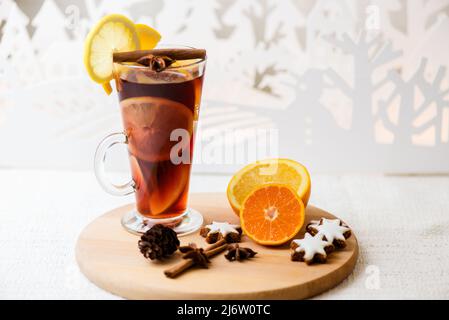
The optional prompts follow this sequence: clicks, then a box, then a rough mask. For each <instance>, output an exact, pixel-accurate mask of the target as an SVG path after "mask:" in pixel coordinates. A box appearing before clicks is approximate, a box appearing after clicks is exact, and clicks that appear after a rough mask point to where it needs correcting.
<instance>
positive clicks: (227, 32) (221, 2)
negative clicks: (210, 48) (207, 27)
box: [214, 0, 236, 39]
mask: <svg viewBox="0 0 449 320" xmlns="http://www.w3.org/2000/svg"><path fill="white" fill-rule="evenodd" d="M235 2H236V0H217V7H216V8H215V17H216V18H217V22H218V25H217V26H216V27H214V34H215V37H216V38H217V39H228V38H229V37H231V36H232V34H233V33H234V31H235V28H236V25H235V24H229V23H227V22H226V21H225V18H226V14H227V13H228V11H229V10H230V9H231V7H232V6H233V5H234V4H235Z"/></svg>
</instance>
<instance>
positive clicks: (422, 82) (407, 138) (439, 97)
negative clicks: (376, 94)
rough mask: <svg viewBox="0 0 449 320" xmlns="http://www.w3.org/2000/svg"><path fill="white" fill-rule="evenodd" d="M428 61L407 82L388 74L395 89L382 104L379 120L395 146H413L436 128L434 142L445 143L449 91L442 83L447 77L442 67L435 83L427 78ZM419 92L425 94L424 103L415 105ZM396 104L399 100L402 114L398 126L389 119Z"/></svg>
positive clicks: (424, 60) (392, 73)
mask: <svg viewBox="0 0 449 320" xmlns="http://www.w3.org/2000/svg"><path fill="white" fill-rule="evenodd" d="M427 63H428V61H427V59H425V58H423V59H422V60H421V64H420V66H419V68H418V69H417V70H416V71H415V73H414V74H413V76H412V77H411V78H410V79H409V80H408V81H407V80H403V79H402V78H401V76H400V75H399V74H398V73H397V72H395V71H393V70H392V71H390V72H389V76H388V77H389V79H390V81H392V83H393V84H394V90H393V92H392V93H391V94H390V96H389V97H387V98H386V99H384V100H382V101H381V102H380V112H379V117H380V119H381V120H382V123H383V125H384V126H385V127H386V128H387V130H389V131H390V132H392V133H393V134H394V143H395V144H401V145H411V144H413V140H412V138H413V136H414V135H419V134H422V133H423V132H425V131H426V130H428V129H430V128H432V127H433V128H435V143H436V144H438V143H442V141H441V131H442V111H443V108H444V107H447V106H449V99H447V98H445V96H446V95H448V94H449V89H448V88H446V89H442V88H441V85H442V81H443V78H444V76H445V75H446V68H444V67H440V68H439V70H438V72H437V74H436V76H435V78H434V79H433V81H428V80H426V79H425V72H426V66H427ZM416 90H419V92H420V93H421V95H422V97H423V98H422V101H421V102H418V103H419V105H416V99H415V97H416ZM394 101H399V114H398V119H397V121H396V123H394V122H393V121H392V119H390V117H389V116H388V113H387V109H388V107H390V106H391V104H392V103H394ZM432 106H435V108H436V113H435V115H434V116H433V117H431V118H429V119H427V120H426V121H425V122H423V123H421V124H420V125H418V126H414V123H415V121H416V120H417V119H418V118H419V117H420V116H421V115H422V114H423V112H425V111H426V110H427V109H428V108H430V107H432Z"/></svg>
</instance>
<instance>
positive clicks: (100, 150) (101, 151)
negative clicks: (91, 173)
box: [94, 132, 134, 196]
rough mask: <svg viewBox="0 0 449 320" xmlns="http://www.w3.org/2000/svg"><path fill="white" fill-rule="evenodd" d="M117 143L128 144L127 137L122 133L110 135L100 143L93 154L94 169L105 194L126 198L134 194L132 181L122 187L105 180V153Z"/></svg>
mask: <svg viewBox="0 0 449 320" xmlns="http://www.w3.org/2000/svg"><path fill="white" fill-rule="evenodd" d="M119 143H124V144H128V137H127V136H126V135H125V134H124V133H123V132H117V133H112V134H110V135H108V136H107V137H106V138H104V139H103V140H102V141H101V142H100V144H99V145H98V147H97V151H96V152H95V160H94V169H95V175H96V177H97V180H98V182H99V183H100V185H101V186H102V187H103V189H104V190H105V191H106V192H108V193H110V194H112V195H114V196H126V195H128V194H131V193H133V192H134V181H133V180H131V181H129V182H128V183H125V184H123V185H115V184H113V183H112V182H111V181H109V179H108V178H107V175H106V171H105V166H104V165H105V162H106V155H107V151H108V150H109V148H111V147H112V146H114V145H116V144H119Z"/></svg>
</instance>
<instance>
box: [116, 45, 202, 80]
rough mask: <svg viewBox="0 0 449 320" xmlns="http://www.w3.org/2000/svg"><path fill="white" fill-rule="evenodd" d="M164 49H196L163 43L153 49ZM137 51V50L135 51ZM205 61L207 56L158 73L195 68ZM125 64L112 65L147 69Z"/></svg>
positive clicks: (141, 67)
mask: <svg viewBox="0 0 449 320" xmlns="http://www.w3.org/2000/svg"><path fill="white" fill-rule="evenodd" d="M164 48H185V49H197V48H195V47H191V46H185V45H176V44H170V43H163V44H161V45H160V46H157V47H156V48H155V49H164ZM136 51H137V50H136ZM206 61H207V54H206V56H205V57H204V58H202V59H198V61H195V62H191V63H188V64H185V65H182V66H177V67H172V66H169V67H167V68H165V69H164V70H162V71H161V72H160V73H162V72H164V71H168V70H177V69H183V68H186V67H192V66H195V65H197V64H201V63H204V62H206ZM126 63H127V62H114V63H113V64H118V65H120V66H123V67H125V68H132V69H148V67H147V66H141V65H132V64H126Z"/></svg>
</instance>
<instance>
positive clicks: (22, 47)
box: [0, 3, 38, 85]
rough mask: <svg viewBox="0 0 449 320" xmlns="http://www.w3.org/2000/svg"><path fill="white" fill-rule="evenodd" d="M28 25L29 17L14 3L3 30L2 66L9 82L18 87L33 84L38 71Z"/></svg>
mask: <svg viewBox="0 0 449 320" xmlns="http://www.w3.org/2000/svg"><path fill="white" fill-rule="evenodd" d="M28 23H29V19H28V17H27V16H26V15H25V14H24V13H23V12H22V11H21V10H20V9H19V7H18V6H17V5H16V4H15V3H14V4H13V5H12V7H11V10H10V12H9V16H8V19H7V21H6V23H5V25H4V27H3V30H2V33H3V37H2V39H1V43H0V62H1V63H0V66H2V67H3V68H6V69H7V70H4V73H5V76H6V78H8V81H9V82H11V83H14V84H17V85H20V84H26V83H29V82H33V81H34V79H35V78H34V77H35V76H37V71H38V70H37V68H38V64H37V63H36V60H35V56H34V52H33V47H32V45H31V42H30V38H29V35H28V30H27V25H28ZM15 80H17V81H15Z"/></svg>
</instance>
